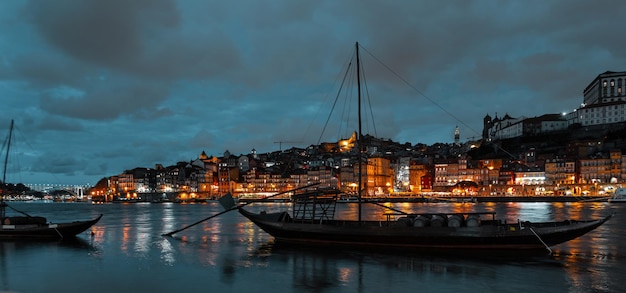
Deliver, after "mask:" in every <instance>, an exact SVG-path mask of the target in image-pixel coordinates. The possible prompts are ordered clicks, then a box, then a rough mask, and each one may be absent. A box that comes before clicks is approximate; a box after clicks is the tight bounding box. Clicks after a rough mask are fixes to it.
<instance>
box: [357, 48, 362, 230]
mask: <svg viewBox="0 0 626 293" xmlns="http://www.w3.org/2000/svg"><path fill="white" fill-rule="evenodd" d="M355 46H356V84H357V93H358V103H359V105H358V111H359V113H358V117H359V134H358V135H357V139H356V145H357V151H358V156H357V158H358V160H359V193H358V199H359V224H361V210H362V199H361V191H362V189H363V166H362V165H363V158H362V150H361V139H362V138H363V135H362V134H361V61H360V60H359V42H356V44H355Z"/></svg>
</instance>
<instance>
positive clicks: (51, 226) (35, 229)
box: [0, 120, 102, 240]
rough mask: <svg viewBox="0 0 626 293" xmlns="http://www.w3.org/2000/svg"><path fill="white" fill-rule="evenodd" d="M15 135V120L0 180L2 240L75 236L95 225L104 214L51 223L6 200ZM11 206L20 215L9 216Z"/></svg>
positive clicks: (0, 231) (10, 132) (0, 226)
mask: <svg viewBox="0 0 626 293" xmlns="http://www.w3.org/2000/svg"><path fill="white" fill-rule="evenodd" d="M12 135H13V120H11V128H10V130H9V135H8V140H7V144H6V146H7V149H6V156H5V160H4V171H3V175H2V182H0V240H4V239H65V238H70V237H74V236H76V235H77V234H79V233H82V232H84V231H85V230H87V229H89V228H90V227H91V226H93V225H95V224H96V223H97V222H98V221H99V220H100V218H102V214H100V215H99V216H98V217H97V218H95V219H92V220H86V221H74V222H69V223H49V222H48V221H47V220H46V218H44V217H37V216H31V215H29V214H27V213H25V212H23V211H19V210H17V209H15V208H13V207H11V206H9V205H8V204H7V203H6V202H5V201H4V192H5V190H6V188H5V187H6V170H7V162H8V158H9V150H10V146H11V137H12ZM7 208H9V209H11V210H13V211H14V212H16V213H18V214H21V215H20V216H7V214H6V209H7Z"/></svg>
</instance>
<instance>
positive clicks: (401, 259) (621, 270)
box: [0, 202, 626, 293]
mask: <svg viewBox="0 0 626 293" xmlns="http://www.w3.org/2000/svg"><path fill="white" fill-rule="evenodd" d="M11 206H12V207H14V208H17V209H19V210H22V211H25V212H27V213H29V214H32V215H41V216H45V217H47V218H48V220H50V221H53V222H63V221H73V220H78V219H81V220H82V219H89V218H92V217H95V216H97V215H99V214H101V213H102V214H104V217H103V218H102V220H101V221H100V222H99V223H98V224H96V226H94V227H93V228H92V229H91V230H89V231H87V232H85V233H82V234H80V235H79V236H78V241H72V242H57V241H51V242H15V241H3V242H0V292H92V293H96V292H271V291H276V292H453V291H458V292H472V291H473V292H626V286H624V283H623V282H624V279H625V278H626V228H625V227H626V226H624V224H623V223H625V222H626V221H625V220H626V204H622V205H619V204H609V203H476V204H475V203H396V204H390V206H392V207H394V208H396V209H400V210H403V211H406V212H419V211H431V212H432V211H436V212H472V211H478V212H485V211H495V212H497V213H498V215H501V216H502V217H505V218H506V219H507V221H517V220H518V219H520V220H529V221H549V220H554V219H556V220H563V219H567V218H573V219H589V218H599V217H601V216H603V215H606V214H608V213H610V212H612V211H615V212H616V214H615V216H614V217H613V218H612V219H611V220H609V221H608V222H607V223H605V224H604V225H603V226H601V227H599V228H598V229H596V230H594V231H592V232H591V233H589V234H587V235H585V236H583V237H581V238H578V239H575V240H573V241H570V242H568V243H565V244H561V245H558V246H555V247H553V253H552V254H548V253H547V252H546V254H543V253H540V254H536V255H519V254H516V253H512V254H508V255H490V254H489V253H481V254H476V253H467V252H464V253H454V254H449V255H441V254H438V255H433V254H430V253H416V252H394V251H372V250H368V251H365V250H352V249H347V248H341V249H339V248H333V247H324V248H316V247H293V246H288V247H284V246H282V245H274V243H273V238H272V237H271V236H269V235H268V234H266V233H264V232H263V231H261V230H260V229H258V228H257V227H256V226H254V225H253V224H251V223H250V222H248V221H247V220H246V219H245V218H243V217H242V216H241V215H239V214H238V213H237V212H230V213H226V214H223V215H221V216H219V217H215V218H213V219H210V220H208V221H205V222H202V223H201V224H199V225H197V226H194V227H192V228H189V229H187V230H184V231H181V232H179V233H177V234H175V235H174V237H163V236H161V235H162V234H163V233H167V232H170V231H174V230H176V229H179V228H182V227H184V226H185V225H188V224H191V223H194V222H196V221H198V220H201V219H204V218H206V217H208V216H211V215H213V214H216V213H218V212H221V211H222V208H221V207H220V206H219V205H218V204H217V203H204V204H171V203H165V204H149V203H146V204H89V203H37V202H31V203H12V204H11ZM248 207H249V208H250V209H251V210H257V211H258V210H266V211H268V212H269V211H279V210H284V209H287V208H289V207H290V204H286V203H273V204H268V203H263V204H260V203H256V204H252V205H249V206H248ZM363 209H364V211H365V212H367V213H369V212H372V214H375V215H377V216H373V217H374V218H376V217H380V214H382V212H384V210H383V209H381V208H380V207H377V206H374V205H364V206H363ZM357 210H358V208H357V204H353V203H350V204H339V205H338V211H337V214H338V216H339V217H349V216H354V215H355V214H356V212H357Z"/></svg>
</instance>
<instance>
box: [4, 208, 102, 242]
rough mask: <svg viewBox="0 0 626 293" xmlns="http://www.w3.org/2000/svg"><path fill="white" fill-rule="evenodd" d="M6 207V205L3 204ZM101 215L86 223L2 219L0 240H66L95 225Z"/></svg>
mask: <svg viewBox="0 0 626 293" xmlns="http://www.w3.org/2000/svg"><path fill="white" fill-rule="evenodd" d="M5 207H6V204H5ZM100 218H102V214H100V215H99V216H98V217H97V218H95V219H92V220H87V221H74V222H69V223H48V222H47V221H46V219H45V218H44V217H34V216H14V217H6V216H5V217H2V218H1V220H2V225H0V240H5V239H20V240H21V239H33V240H34V239H67V238H72V237H75V236H76V235H78V234H80V233H82V232H84V231H85V230H87V229H89V228H91V226H93V225H95V224H96V223H97V222H98V221H99V220H100Z"/></svg>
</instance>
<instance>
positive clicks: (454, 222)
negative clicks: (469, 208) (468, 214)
mask: <svg viewBox="0 0 626 293" xmlns="http://www.w3.org/2000/svg"><path fill="white" fill-rule="evenodd" d="M463 220H464V218H463V215H459V214H454V215H451V216H450V217H448V227H454V228H457V227H461V225H463Z"/></svg>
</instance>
